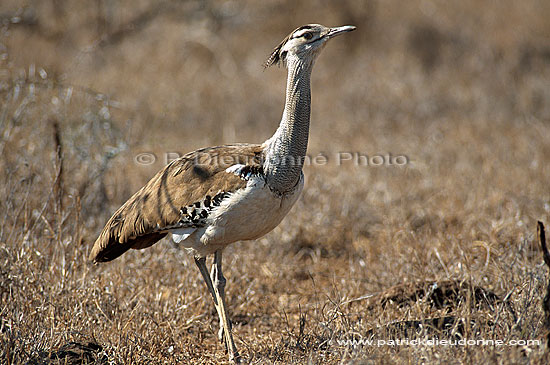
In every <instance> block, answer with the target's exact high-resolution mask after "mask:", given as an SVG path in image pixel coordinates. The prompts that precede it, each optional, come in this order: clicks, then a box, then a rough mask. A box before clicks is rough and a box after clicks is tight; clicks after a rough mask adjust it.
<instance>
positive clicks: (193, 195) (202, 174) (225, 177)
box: [90, 144, 262, 262]
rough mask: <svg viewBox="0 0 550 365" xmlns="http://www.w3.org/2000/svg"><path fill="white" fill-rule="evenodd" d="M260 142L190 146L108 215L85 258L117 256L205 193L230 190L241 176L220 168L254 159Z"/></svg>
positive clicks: (157, 232) (151, 237)
mask: <svg viewBox="0 0 550 365" xmlns="http://www.w3.org/2000/svg"><path fill="white" fill-rule="evenodd" d="M261 159H262V147H261V145H256V144H234V145H225V146H219V147H210V148H204V149H200V150H197V151H194V152H190V153H188V154H186V155H185V156H183V157H181V158H179V159H177V160H174V161H172V162H171V163H170V164H168V165H167V166H166V167H165V168H164V169H162V170H161V171H159V172H158V173H157V174H156V175H155V176H154V177H153V178H152V179H151V180H150V181H149V182H148V183H147V184H146V185H145V186H144V187H143V188H141V189H140V190H139V191H138V192H136V193H135V194H134V195H133V196H132V197H131V198H130V199H128V201H127V202H126V203H125V204H124V205H123V206H122V207H120V208H119V209H118V210H117V211H116V212H115V213H114V214H113V216H112V217H111V219H109V221H108V222H107V224H106V225H105V228H103V231H102V232H101V234H100V236H99V237H98V239H97V240H96V242H95V243H94V246H93V248H92V251H91V253H90V259H91V260H93V261H95V262H104V261H110V260H113V259H116V258H117V257H119V256H120V255H122V254H123V253H124V252H126V251H128V250H129V249H130V248H133V249H142V248H147V247H149V246H151V245H153V244H154V243H156V242H157V241H159V240H160V239H162V238H163V237H164V236H166V234H167V232H166V229H167V227H170V226H172V225H174V224H176V223H177V222H178V221H179V219H180V217H181V213H180V209H181V208H182V207H185V206H187V205H190V204H193V203H195V202H199V201H202V200H203V199H204V198H205V197H206V195H210V196H214V195H216V194H217V193H219V192H222V191H224V192H233V191H235V190H238V189H240V188H243V187H245V186H246V181H245V180H243V179H241V178H240V177H239V176H236V175H234V174H230V173H226V172H225V169H227V168H228V167H230V166H232V165H235V164H243V165H259V164H260V163H261Z"/></svg>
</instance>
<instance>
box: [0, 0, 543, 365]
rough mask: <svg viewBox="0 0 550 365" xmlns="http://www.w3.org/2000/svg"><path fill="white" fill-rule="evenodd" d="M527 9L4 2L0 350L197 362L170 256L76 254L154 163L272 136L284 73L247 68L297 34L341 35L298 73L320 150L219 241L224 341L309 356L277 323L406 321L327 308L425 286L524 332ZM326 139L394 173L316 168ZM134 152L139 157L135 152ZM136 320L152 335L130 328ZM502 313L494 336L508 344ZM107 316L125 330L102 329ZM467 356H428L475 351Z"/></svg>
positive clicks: (531, 6)
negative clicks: (271, 224)
mask: <svg viewBox="0 0 550 365" xmlns="http://www.w3.org/2000/svg"><path fill="white" fill-rule="evenodd" d="M549 19H550V2H548V1H545V0H526V1H512V0H501V1H474V0H463V1H445V0H411V1H398V0H384V1H382V0H355V1H352V0H341V1H328V0H323V1H300V2H296V1H286V0H266V1H262V2H255V1H250V0H235V1H192V0H189V1H184V0H181V1H175V0H163V1H152V0H139V1H135V0H132V1H129V0H95V1H66V0H41V1H27V0H3V1H2V2H1V4H0V26H1V28H0V100H1V101H0V130H1V132H2V135H1V137H0V151H1V157H0V179H1V180H2V184H1V185H2V187H0V224H1V226H2V228H1V229H0V245H1V247H2V250H1V253H0V273H1V276H0V277H1V278H2V279H1V280H2V289H1V290H2V297H1V298H2V301H3V305H4V308H5V309H1V310H3V311H4V313H5V314H2V316H3V317H4V318H7V319H6V320H5V321H4V319H3V320H2V321H3V322H2V325H1V326H2V328H3V332H2V331H0V332H2V333H3V334H2V337H1V338H2V341H3V342H2V344H3V345H4V353H3V355H4V356H5V358H8V355H6V353H9V351H11V355H10V356H12V357H11V358H10V359H12V360H13V359H15V360H21V359H26V358H28V356H30V355H28V356H27V355H25V353H26V354H33V353H36V352H37V351H41V350H43V349H50V348H54V347H56V346H59V345H60V344H62V343H63V341H66V340H68V339H74V337H75V336H76V337H78V336H84V337H86V336H95V337H96V338H97V342H99V343H101V344H103V345H106V344H110V345H109V346H111V347H109V349H110V350H109V351H111V352H110V353H109V356H111V357H112V358H115V359H118V360H120V361H123V362H124V361H130V362H131V361H132V359H133V358H132V356H138V357H137V358H138V359H143V358H144V356H149V355H150V356H152V358H154V359H157V360H158V361H160V360H159V359H161V360H162V359H172V361H176V360H174V359H180V360H182V361H183V360H190V359H195V360H196V359H198V358H201V356H205V355H204V353H205V352H208V353H210V354H211V355H210V356H215V355H214V354H215V353H216V348H217V347H216V345H215V343H216V341H215V326H216V325H217V324H216V323H215V315H212V316H211V315H210V314H209V313H210V310H211V309H212V308H210V303H209V302H208V301H206V300H199V299H197V298H201V296H202V295H203V294H204V292H203V291H204V290H203V289H204V288H203V287H202V284H201V283H200V281H199V278H198V275H196V272H195V268H194V267H193V266H192V265H193V264H192V262H191V261H192V260H189V259H188V258H186V256H185V254H184V253H179V251H176V250H175V249H174V248H173V247H172V246H171V245H170V244H169V243H168V242H167V241H165V242H161V243H160V244H157V245H156V246H155V247H153V248H151V249H149V250H147V251H142V252H131V253H128V254H126V255H125V256H123V257H121V258H120V259H119V260H117V261H115V262H113V263H111V264H107V265H104V266H101V268H90V267H89V265H87V263H86V256H87V252H88V250H89V249H90V247H91V245H92V243H93V241H94V240H95V238H96V236H97V234H98V233H99V231H100V229H101V228H102V227H103V224H104V223H105V222H106V220H107V219H108V218H109V217H110V215H111V214H112V212H113V211H114V210H115V209H116V208H117V207H118V206H120V204H122V203H123V202H124V201H125V200H126V199H127V198H129V197H130V195H131V194H132V193H133V192H135V191H136V190H137V189H139V188H140V187H141V186H142V185H143V184H144V183H145V182H147V180H148V179H149V178H150V177H152V176H153V174H154V173H155V172H156V171H158V170H159V169H161V168H162V166H163V165H164V163H165V159H164V156H165V154H166V153H168V152H173V153H179V154H183V153H186V152H188V151H192V150H194V149H197V148H200V147H204V146H209V145H217V144H224V143H231V142H263V141H264V140H266V139H267V138H269V137H270V136H271V135H272V133H273V132H274V131H275V129H276V128H277V126H278V123H279V120H280V116H281V113H282V109H283V101H284V87H285V81H286V70H284V69H282V68H279V69H278V68H277V67H273V68H269V69H265V70H264V68H263V66H262V64H263V62H264V61H265V60H266V59H267V57H268V56H269V54H270V52H271V50H272V49H273V48H274V47H275V46H276V45H277V44H278V43H279V42H280V41H281V40H282V39H283V38H284V37H285V36H286V35H287V34H288V33H289V32H290V31H292V30H293V29H295V28H296V27H298V26H300V25H303V24H306V23H321V24H323V25H327V26H338V25H345V24H353V25H356V26H357V30H356V31H355V32H353V33H349V34H346V35H344V36H342V37H338V38H337V39H336V40H334V41H332V42H331V43H330V44H329V45H328V46H327V47H326V49H325V50H324V52H323V54H322V55H321V56H320V57H319V59H318V61H317V63H316V66H315V68H314V71H313V76H312V122H311V134H310V144H309V151H308V154H309V155H310V156H316V155H318V154H324V155H326V156H328V157H329V163H328V164H326V165H324V166H306V168H305V174H306V188H305V190H304V194H303V196H302V198H301V199H300V200H299V202H298V203H297V204H296V206H295V208H294V209H293V210H292V212H291V214H290V215H289V217H288V218H287V219H286V220H285V221H284V222H283V223H282V225H281V226H280V227H278V228H277V229H276V230H275V231H274V232H273V233H270V234H269V235H267V236H266V237H265V238H262V239H260V240H258V241H256V242H254V243H239V244H236V245H233V246H232V247H231V248H229V249H228V252H229V254H228V255H226V261H227V264H226V265H227V269H226V274H227V275H226V276H227V277H228V281H229V282H228V287H227V288H228V289H227V290H228V298H229V299H228V300H229V302H230V304H231V306H232V307H231V312H232V313H233V314H234V315H236V317H237V320H236V323H237V325H238V326H237V330H236V332H237V336H238V338H239V339H238V340H237V342H238V345H239V347H243V343H247V345H246V346H244V347H245V350H244V351H245V352H246V353H248V354H249V355H251V356H252V357H253V358H256V356H257V358H258V359H263V360H264V361H268V360H271V361H275V360H277V359H279V358H278V357H277V356H279V355H280V356H282V358H281V359H279V360H282V361H287V360H289V359H291V360H295V359H297V358H300V357H304V356H305V357H306V358H314V359H317V357H316V356H321V355H319V351H320V350H319V349H320V348H321V347H315V346H312V347H311V348H306V349H305V350H297V349H296V348H295V347H288V346H287V345H286V344H288V343H290V342H292V341H291V340H292V339H294V340H295V337H293V336H294V335H293V334H294V333H295V331H294V330H296V331H297V329H296V328H298V327H296V328H295V327H294V325H296V326H298V325H297V323H298V322H297V321H298V320H296V321H293V319H292V318H294V317H292V316H293V315H294V316H295V318H301V317H300V316H301V314H302V311H304V308H305V311H306V312H307V311H308V310H309V311H310V312H308V313H309V315H310V317H311V318H314V319H315V320H314V321H313V323H315V324H312V325H311V326H313V327H314V326H317V325H318V324H319V323H325V322H323V321H322V318H324V316H325V314H326V310H329V309H330V308H332V309H334V308H338V310H340V311H343V312H342V313H344V314H345V316H346V318H347V319H346V321H343V322H338V321H336V322H334V323H332V322H331V323H332V324H326V323H325V324H324V325H325V327H323V328H325V329H326V328H327V326H328V328H330V329H331V330H332V331H333V332H331V333H334V331H341V333H349V332H350V331H352V330H353V331H359V332H361V331H363V330H365V329H366V328H370V326H372V325H376V324H383V323H385V322H384V321H389V320H393V319H395V318H399V319H408V318H418V317H419V316H420V317H422V316H428V314H427V313H428V312H430V310H431V309H429V308H424V307H418V308H416V309H415V310H417V311H420V313H419V312H415V311H414V310H413V311H412V312H410V311H409V312H399V313H398V314H397V315H395V313H393V312H392V313H390V314H388V313H386V312H384V313H385V314H380V313H379V312H376V311H371V312H370V313H371V314H368V313H366V312H364V308H363V307H361V305H359V306H357V307H353V308H351V307H350V308H349V309H346V310H343V309H341V308H340V307H339V304H338V303H342V302H346V301H348V300H350V299H352V298H357V297H361V296H363V295H365V294H366V293H374V292H379V291H381V290H384V288H387V287H389V286H392V285H396V284H399V283H403V282H415V281H418V280H426V279H428V278H429V279H435V280H438V279H443V278H445V279H452V280H458V281H464V280H467V281H468V282H469V283H471V284H472V285H474V284H475V285H483V286H484V287H485V288H487V289H488V290H489V289H490V290H493V291H495V292H496V293H497V294H502V295H506V294H507V293H513V294H514V295H515V296H514V295H512V298H513V299H512V300H514V301H515V302H514V303H515V304H514V305H516V309H517V308H524V309H525V310H526V311H527V310H528V312H529V315H525V316H523V317H521V318H520V321H523V322H521V323H523V327H521V334H522V335H523V336H524V337H525V336H527V337H529V338H538V337H540V336H541V335H542V333H543V332H542V331H543V329H542V327H541V326H542V325H541V323H542V315H543V314H542V312H541V311H540V308H539V307H540V305H538V304H537V303H539V302H536V301H535V302H533V301H532V298H533V297H534V296H535V297H536V295H535V293H536V292H537V290H539V289H540V290H542V289H541V285H542V283H543V281H544V275H545V274H544V273H545V271H544V267H542V266H541V265H539V264H540V262H541V260H540V256H539V252H538V246H537V241H536V237H535V231H536V229H535V222H536V220H542V221H544V222H550V188H549V186H550V167H549V162H550V21H549ZM342 151H345V152H358V153H362V154H367V155H369V156H373V155H378V154H388V153H390V154H392V155H394V156H395V155H406V156H407V157H408V161H409V162H408V164H406V165H405V166H378V167H374V166H356V165H354V164H347V165H345V166H337V165H336V163H335V161H334V156H336V154H337V153H338V152H342ZM144 152H146V153H153V154H154V155H155V156H157V157H158V158H157V159H156V160H155V161H154V163H151V164H143V163H141V164H140V163H137V162H136V156H138V155H139V154H141V153H144ZM252 248H254V249H252ZM181 262H183V266H184V267H183V268H182V266H181ZM185 267H187V268H185ZM31 273H34V274H31ZM33 275H37V277H36V278H34V279H29V278H33V277H34V276H33ZM153 279H155V280H153ZM526 283H528V284H526ZM526 285H528V287H529V290H527V289H525V288H526ZM143 288H150V289H151V290H150V291H148V290H146V289H143ZM137 291H141V292H140V294H139V295H136V292H137ZM77 292H78V293H79V294H78V295H73V294H74V293H77ZM62 293H65V294H67V293H73V294H67V295H65V296H64V295H62ZM320 293H321V294H320ZM62 298H64V299H62ZM327 298H328V299H327ZM245 302H246V303H245ZM8 303H11V304H8ZM136 303H140V304H139V305H140V307H139V310H135V311H134V309H135V308H138V307H136V305H138V304H136ZM335 303H336V304H335ZM245 304H246V305H245ZM182 306H186V307H185V309H184V310H181V308H183V307H182ZM76 307H78V308H81V307H82V308H84V307H85V309H82V308H81V309H80V311H79V310H76V309H75V308H76ZM37 308H38V309H37ZM171 308H172V309H171ZM173 308H180V310H179V311H176V310H175V309H173ZM308 308H309V309H308ZM327 308H329V309H327ZM419 308H420V309H419ZM422 308H424V309H422ZM535 308H536V309H535ZM332 309H331V310H332ZM334 310H335V309H334ZM468 310H469V309H468ZM468 310H467V309H465V308H463V307H459V308H458V309H456V312H457V313H461V312H460V311H468ZM111 312H112V313H114V314H109V313H111ZM71 313H72V315H71ZM74 313H79V314H78V315H75V314H74ZM105 313H107V317H109V320H108V321H106V320H105V318H104V317H105ZM197 313H199V314H197ZM201 313H202V314H201ZM204 313H207V315H206V316H205V315H204ZM258 313H259V314H258ZM281 313H285V315H282V314H281ZM331 313H332V312H331ZM373 313H374V314H373ZM526 313H527V312H526ZM287 314H288V315H289V316H290V318H291V319H290V320H289V319H288V318H289V317H287ZM484 315H485V316H487V315H489V314H486V313H485V314H484ZM157 316H158V318H157ZM180 316H181V318H180ZM349 316H351V317H353V316H355V317H353V318H355V319H354V320H351V319H350V318H351V317H349ZM53 318H55V319H56V320H55V321H54V320H53ZM155 318H157V319H156V320H159V321H160V322H161V324H160V325H158V326H160V327H161V328H164V327H163V326H172V327H170V328H171V332H170V331H168V332H169V333H168V332H166V333H164V332H163V334H162V335H159V334H158V332H157V333H156V335H155V334H153V333H149V334H147V333H146V332H147V331H145V329H148V328H151V326H153V325H152V323H153V322H154V321H155ZM239 318H240V319H239ZM357 318H360V319H357ZM516 320H517V318H516ZM151 321H152V322H151ZM178 321H179V322H178ZM181 321H183V322H181ZM185 321H191V322H185ZM288 321H290V324H289V322H288ZM8 322H9V325H8ZM90 323H93V324H94V326H93V327H89V325H90ZM155 323H156V322H155ZM167 323H172V324H170V325H169V324H167ZM182 323H184V324H182ZM185 323H187V324H185ZM204 323H207V324H210V325H211V326H213V327H212V328H210V327H208V325H207V324H204ZM300 323H301V322H300ZM514 323H516V321H515V320H513V319H510V321H509V322H508V324H509V326H508V327H506V328H505V329H503V330H502V331H503V332H499V333H498V336H512V337H513V336H515V335H517V334H518V333H520V332H517V331H520V329H518V327H517V326H515V325H514ZM518 323H519V322H518ZM121 324H122V325H121ZM121 326H122V327H124V331H123V332H126V333H128V332H131V333H135V334H139V335H135V336H138V337H139V340H136V339H134V342H132V341H130V340H128V336H130V338H131V337H132V335H128V334H126V336H127V337H124V338H125V340H121V339H120V338H119V337H117V336H119V335H120V333H119V332H120V331H119V330H120V327H121ZM174 326H175V327H174ZM201 326H202V327H201ZM311 326H310V327H308V328H309V330H310V331H311V333H313V332H315V331H317V330H318V328H316V327H315V328H313V327H311ZM331 326H333V327H331ZM514 326H515V327H514ZM153 327H154V326H153ZM52 328H53V329H52ZM201 328H202V329H201ZM300 328H302V327H300ZM4 329H5V330H4ZM54 329H55V330H54ZM115 329H118V330H115ZM302 330H303V328H302ZM117 331H118V332H117ZM192 331H196V332H192ZM201 331H202V332H201ZM285 331H286V332H285ZM305 331H306V333H307V331H308V329H306V330H305ZM346 331H347V332H346ZM514 331H516V332H514ZM197 332H199V334H200V336H202V337H200V336H199V337H200V338H203V340H201V341H200V342H199V343H196V342H194V341H195V340H196V338H197ZM494 332H495V331H494V330H493V333H494ZM74 333H78V334H79V335H78V336H77V335H75V334H74ZM270 333H271V334H273V333H276V334H278V335H272V337H270V336H271V335H270ZM300 333H302V335H303V331H302V332H300ZM281 336H282V340H280V337H281ZM285 336H286V337H285ZM115 338H118V340H117V341H118V342H116V341H115ZM182 338H183V339H182ZM289 339H290V340H289ZM125 341H126V342H125ZM128 341H129V342H128ZM136 341H137V342H136ZM181 341H183V344H182V342H181ZM285 341H286V342H285ZM288 341H290V342H288ZM115 343H117V344H118V345H115ZM132 343H133V344H134V345H133V346H134V347H133V348H132ZM136 343H138V344H139V345H135V344H136ZM167 343H168V344H171V345H170V346H173V347H172V348H173V350H172V351H175V352H172V353H166V352H165V349H166V348H169V347H167V346H168V345H166V344H167ZM165 345H166V346H165ZM135 346H137V348H138V350H136V347H135ZM140 346H141V347H140ZM277 346H279V347H277ZM285 346H286V347H285ZM298 347H299V346H298ZM274 348H275V349H279V351H278V355H277V354H275V352H272V349H274ZM16 349H25V350H24V351H26V352H17V351H16ZM174 349H175V350H174ZM8 350H9V351H8ZM325 350H326V349H325ZM325 350H323V351H325ZM136 351H137V352H136ZM163 351H164V352H163ZM449 351H451V350H449ZM472 351H474V352H473V355H472V354H471V353H467V352H466V354H465V353H464V352H461V353H460V354H459V355H457V354H454V353H452V355H450V356H453V358H456V356H465V357H464V358H467V359H469V360H472V359H473V358H476V359H481V360H483V359H485V358H484V356H486V355H484V353H483V351H481V350H479V349H478V350H472ZM476 351H477V352H476ZM499 351H500V352H498V351H497V352H498V353H499V354H502V352H503V351H505V350H502V349H501V350H499ZM506 351H512V352H513V351H515V350H513V349H506ZM218 352H219V353H223V351H221V350H220V349H219V348H218ZM371 352H372V350H371ZM312 353H313V354H314V355H312ZM14 354H15V355H14ZM174 354H176V355H178V356H181V357H180V358H178V357H177V356H176V355H174ZM281 354H288V356H289V357H288V358H285V357H284V356H286V355H281ZM331 354H334V353H332V352H331ZM335 354H336V355H334V356H336V357H335V359H337V360H338V361H340V360H341V359H342V358H346V356H351V357H353V356H359V357H361V356H364V355H365V354H363V353H358V354H355V355H353V356H352V355H350V354H347V353H346V352H338V351H337V350H336V352H335ZM342 354H344V355H342ZM345 354H347V355H345ZM513 354H516V352H513ZM218 355H220V354H218ZM221 355H223V354H221ZM386 355H387V356H397V357H398V358H408V357H409V356H416V355H418V354H416V353H414V351H413V353H412V354H411V353H410V352H400V351H397V352H395V353H392V354H390V355H388V354H385V355H384V356H386ZM535 355H536V354H535ZM535 355H532V356H535ZM25 356H27V357H25ZM163 356H164V357H163ZM173 356H176V357H173ZM312 356H313V357H312ZM323 356H325V355H323ZM427 356H435V355H433V354H432V355H427ZM468 356H469V357H468ZM487 356H489V355H487ZM507 356H508V357H510V356H512V355H510V354H509V353H508V354H507ZM514 356H515V355H514ZM518 356H519V355H518ZM530 356H531V355H530ZM321 357H322V356H321ZM222 358H223V357H222ZM329 358H330V356H329ZM428 358H431V357H428ZM213 359H214V360H216V361H218V360H220V358H213ZM331 359H332V358H331ZM15 360H13V361H15ZM211 360H212V359H211ZM214 360H212V361H214ZM21 361H23V360H21ZM315 361H317V360H315ZM319 361H320V360H319ZM15 362H16V361H15Z"/></svg>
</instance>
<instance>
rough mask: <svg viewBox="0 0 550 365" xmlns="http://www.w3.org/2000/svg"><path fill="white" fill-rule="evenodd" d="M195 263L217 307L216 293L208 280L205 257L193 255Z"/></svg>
mask: <svg viewBox="0 0 550 365" xmlns="http://www.w3.org/2000/svg"><path fill="white" fill-rule="evenodd" d="M195 264H197V266H198V267H199V271H200V272H201V274H202V278H203V279H204V282H205V283H206V287H207V288H208V291H209V292H210V294H212V299H213V300H214V305H215V306H216V309H218V296H217V295H216V291H215V290H214V286H213V285H212V280H210V276H209V275H208V268H207V267H206V258H205V257H201V258H199V257H195Z"/></svg>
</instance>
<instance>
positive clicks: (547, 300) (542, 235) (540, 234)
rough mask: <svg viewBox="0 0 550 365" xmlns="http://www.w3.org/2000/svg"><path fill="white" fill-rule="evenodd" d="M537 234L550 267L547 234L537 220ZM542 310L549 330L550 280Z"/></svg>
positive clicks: (548, 336)
mask: <svg viewBox="0 0 550 365" xmlns="http://www.w3.org/2000/svg"><path fill="white" fill-rule="evenodd" d="M537 234H538V237H539V242H540V246H541V248H542V256H543V257H544V262H545V263H546V266H548V268H550V252H548V247H547V246H546V234H545V233H544V224H543V223H542V222H541V221H538V222H537ZM542 310H543V311H544V314H545V316H546V327H547V330H549V329H550V282H549V283H548V285H547V286H546V295H545V296H544V300H543V301H542ZM546 348H547V350H548V349H549V348H550V330H549V331H548V333H547V334H546Z"/></svg>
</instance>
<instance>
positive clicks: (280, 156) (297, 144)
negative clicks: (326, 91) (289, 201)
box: [264, 57, 313, 193]
mask: <svg viewBox="0 0 550 365" xmlns="http://www.w3.org/2000/svg"><path fill="white" fill-rule="evenodd" d="M287 65H288V79H287V85H286V102H285V109H284V111H283V117H282V119H281V124H280V125H279V128H278V129H277V131H276V132H275V134H274V135H273V137H271V138H270V139H269V140H268V141H267V142H266V144H267V146H266V154H265V161H264V173H265V175H266V178H267V183H268V185H269V186H270V187H271V189H272V190H276V191H278V192H280V193H286V192H288V191H290V190H292V189H293V188H294V187H295V186H296V184H297V183H298V180H299V179H300V174H301V172H302V167H303V165H304V159H305V156H306V151H307V141H308V136H309V114H310V103H311V90H310V75H311V69H312V67H313V63H312V62H302V61H301V60H300V59H298V58H297V57H296V58H294V57H293V58H290V59H288V63H287Z"/></svg>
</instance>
